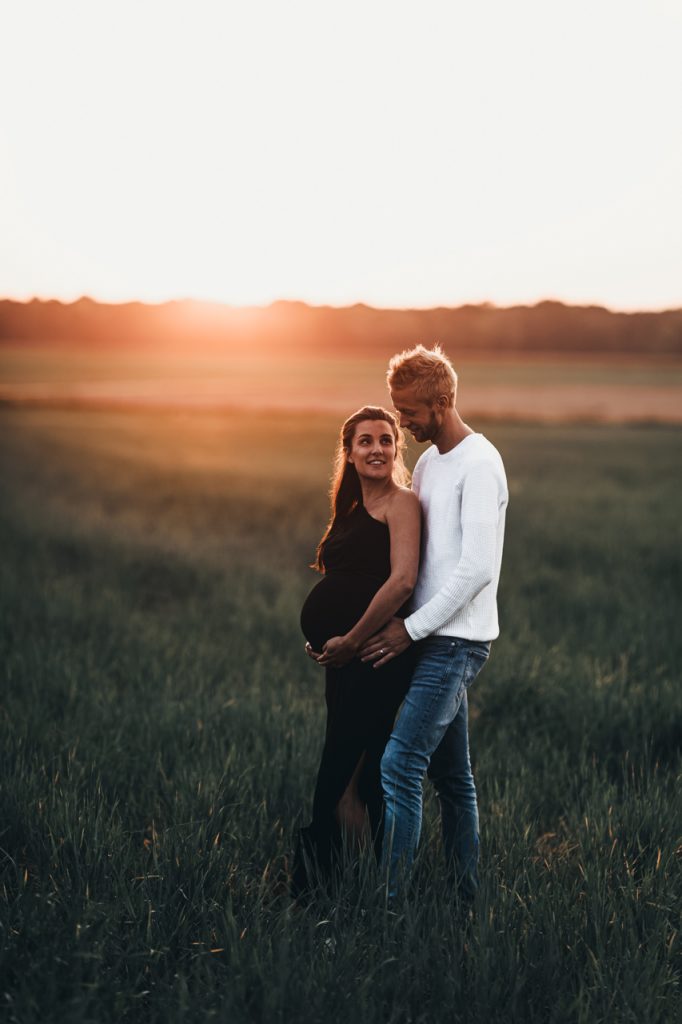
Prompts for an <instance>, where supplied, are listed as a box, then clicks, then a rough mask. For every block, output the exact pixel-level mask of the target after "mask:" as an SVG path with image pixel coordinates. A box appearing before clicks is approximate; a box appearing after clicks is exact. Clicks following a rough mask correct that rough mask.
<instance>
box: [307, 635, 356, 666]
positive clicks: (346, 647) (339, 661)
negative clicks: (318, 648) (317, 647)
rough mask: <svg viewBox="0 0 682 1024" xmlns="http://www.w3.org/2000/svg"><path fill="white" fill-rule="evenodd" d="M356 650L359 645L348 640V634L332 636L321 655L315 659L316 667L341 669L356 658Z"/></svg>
mask: <svg viewBox="0 0 682 1024" xmlns="http://www.w3.org/2000/svg"><path fill="white" fill-rule="evenodd" d="M358 648H359V644H356V643H354V642H353V641H352V640H350V639H349V638H348V634H346V636H333V637H331V638H330V639H329V640H327V642H326V644H325V645H324V647H323V648H322V654H321V656H320V657H319V658H318V659H317V663H318V665H328V666H330V668H343V666H344V665H347V664H348V662H349V661H352V660H353V658H355V657H356V656H357V653H358Z"/></svg>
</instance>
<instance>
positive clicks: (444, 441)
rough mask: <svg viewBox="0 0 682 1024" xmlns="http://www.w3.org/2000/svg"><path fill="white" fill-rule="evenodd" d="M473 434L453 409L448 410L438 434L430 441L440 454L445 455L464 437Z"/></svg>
mask: <svg viewBox="0 0 682 1024" xmlns="http://www.w3.org/2000/svg"><path fill="white" fill-rule="evenodd" d="M473 433H474V431H473V430H472V429H471V427H469V426H467V424H466V423H465V422H464V420H463V419H462V417H461V416H460V415H459V413H458V412H457V410H456V409H454V408H453V409H448V411H447V413H446V415H445V417H444V419H443V422H442V424H441V426H440V429H439V431H438V433H437V434H436V436H435V437H434V438H432V440H433V443H434V444H435V446H436V448H437V449H438V451H439V452H440V454H441V455H445V454H446V452H451V451H452V449H453V448H456V447H457V445H458V444H459V443H460V442H461V441H463V440H464V438H465V437H468V436H469V434H473Z"/></svg>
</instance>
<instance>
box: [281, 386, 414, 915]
mask: <svg viewBox="0 0 682 1024" xmlns="http://www.w3.org/2000/svg"><path fill="white" fill-rule="evenodd" d="M402 446H403V435H402V432H401V430H400V428H399V426H398V424H397V422H396V420H395V419H394V417H393V415H392V414H391V413H390V412H387V411H386V409H382V408H379V407H377V406H365V407H364V408H362V409H359V410H358V412H356V413H354V414H353V415H352V416H351V417H350V418H349V419H347V420H346V422H345V423H344V424H343V427H342V428H341V435H340V438H339V443H338V446H337V451H336V463H335V473H334V477H333V481H332V488H331V506H332V514H331V519H330V522H329V525H328V527H327V530H326V532H325V534H324V536H323V537H322V540H321V541H320V543H319V546H318V549H317V560H316V563H315V568H317V569H318V570H319V571H320V572H321V573H323V574H324V575H323V578H322V580H320V582H319V583H318V584H317V585H316V586H315V587H314V588H313V590H312V591H311V593H310V594H309V595H308V598H307V600H306V602H305V604H304V605H303V609H302V611H301V627H302V629H303V632H304V634H305V636H306V639H307V641H308V642H307V644H306V651H307V652H308V654H309V655H310V656H311V657H312V658H314V659H315V661H317V663H318V664H319V665H322V666H323V667H324V668H325V670H326V686H325V697H326V703H327V727H326V734H325V743H324V749H323V751H322V760H321V762H320V767H319V770H318V775H317V784H316V786H315V795H314V798H313V816H312V821H311V823H310V825H309V826H308V827H307V828H304V829H302V830H301V833H300V837H299V845H298V849H297V852H296V857H295V864H294V872H293V891H294V894H295V895H298V894H299V893H300V892H302V891H303V890H304V889H305V888H306V887H307V886H308V884H309V883H310V879H309V877H308V873H307V865H310V864H312V865H316V867H317V869H318V871H319V872H320V874H321V875H322V876H323V877H326V878H329V876H330V874H331V870H332V866H333V864H334V862H335V859H336V855H338V853H339V851H340V849H341V845H342V837H343V835H344V833H345V834H346V836H347V837H348V838H349V839H351V841H353V842H355V843H361V842H362V839H363V837H364V836H365V835H366V831H367V817H369V826H370V828H371V836H372V840H373V842H374V848H375V852H376V853H377V854H378V853H379V851H380V850H381V816H382V815H381V810H382V796H381V779H380V774H379V767H380V762H381V756H382V754H383V751H384V747H385V746H386V743H387V741H388V738H389V736H390V734H391V729H392V727H393V722H394V719H395V716H396V712H397V710H398V707H399V706H400V703H401V701H402V699H403V697H404V695H405V692H406V691H407V688H408V685H409V682H410V671H411V665H410V657H409V652H406V653H405V654H403V655H401V656H400V657H397V658H394V659H392V660H390V661H388V662H387V663H386V664H385V665H383V666H382V667H381V668H379V669H375V668H374V667H373V665H372V664H371V663H364V662H362V661H360V659H359V657H358V656H357V655H358V651H359V650H360V648H361V647H362V645H363V644H364V643H365V641H366V640H367V639H368V638H369V637H370V636H372V635H373V634H374V633H376V631H377V630H378V629H380V628H381V627H382V626H383V625H384V624H385V623H386V622H387V621H388V620H389V619H390V618H391V617H392V616H393V615H396V614H400V613H401V610H402V606H403V605H404V604H405V602H406V601H407V599H408V597H409V596H410V594H411V593H412V589H413V587H414V584H415V581H416V578H417V569H418V565H419V535H420V525H421V522H420V510H419V501H418V499H417V497H416V495H415V494H413V493H412V491H411V490H409V488H408V487H407V486H406V484H407V482H408V473H407V469H406V468H405V464H404V462H403V457H402Z"/></svg>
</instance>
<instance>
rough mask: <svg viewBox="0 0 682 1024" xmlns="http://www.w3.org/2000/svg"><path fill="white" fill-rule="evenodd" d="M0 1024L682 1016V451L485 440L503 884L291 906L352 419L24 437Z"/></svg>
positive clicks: (4, 783) (422, 867)
mask: <svg viewBox="0 0 682 1024" xmlns="http://www.w3.org/2000/svg"><path fill="white" fill-rule="evenodd" d="M0 419H1V421H2V422H1V424H0V429H1V431H2V434H1V437H2V480H3V490H4V496H3V502H2V512H1V522H0V528H1V537H2V561H1V564H0V583H1V595H2V606H1V608H0V616H1V618H0V631H1V632H0V637H1V642H2V672H3V681H2V705H1V709H0V730H1V743H0V758H1V764H0V797H1V803H0V832H1V835H0V847H2V853H1V855H0V856H1V858H2V860H1V864H0V870H1V888H0V915H1V916H0V923H1V925H2V931H1V932H0V1000H1V1002H0V1015H2V1017H3V1019H5V1020H7V1021H17V1022H21V1024H29V1022H33V1021H36V1022H37V1021H73V1022H86V1021H87V1022H108V1021H150V1022H152V1021H159V1022H160V1021H163V1022H175V1021H205V1020H211V1019H215V1020H224V1021H230V1022H235V1024H238V1022H241V1021H262V1022H275V1021H289V1020H295V1021H300V1022H303V1024H307V1022H317V1021H320V1022H322V1021H329V1022H347V1021H356V1022H363V1024H364V1022H375V1021H376V1022H379V1021H381V1022H386V1024H398V1022H405V1024H407V1022H425V1024H426V1022H432V1021H452V1022H458V1021H462V1022H464V1021H467V1022H468V1021H471V1022H491V1024H492V1022H509V1021H537V1022H559V1021H571V1022H573V1021H576V1022H585V1024H594V1022H599V1021H605V1022H606V1021H609V1022H610V1021H631V1022H633V1024H634V1022H637V1024H647V1022H652V1024H653V1022H663V1021H674V1020H676V1019H678V1018H679V1014H680V1008H681V1003H680V991H679V984H680V966H681V963H680V937H679V928H680V919H679V910H680V899H681V897H682V880H681V872H680V853H681V849H682V847H681V844H682V839H681V838H680V832H681V829H680V822H681V820H682V801H681V798H680V742H681V739H682V726H681V722H682V696H681V694H680V688H679V673H678V669H679V665H680V655H681V654H682V630H680V628H679V622H678V620H679V597H680V552H681V550H682V545H681V543H680V542H681V540H682V537H681V535H680V534H681V530H680V520H681V517H680V512H681V509H680V501H679V496H678V493H677V486H678V484H677V481H678V478H679V468H680V466H679V463H680V448H681V445H680V441H681V440H682V434H680V432H679V431H676V430H672V429H670V430H669V429H665V428H655V429H653V428H652V429H643V428H638V429H635V428H590V427H584V428H551V429H550V428H540V427H537V426H534V427H524V426H518V425H517V426H508V427H505V426H500V425H495V426H490V428H489V429H486V433H487V434H488V436H490V437H491V439H492V440H493V441H494V442H495V443H497V444H498V445H499V447H500V448H501V450H502V452H503V454H504V457H505V461H506V464H507V468H508V472H509V478H510V488H511V494H512V498H511V505H510V510H509V520H508V536H507V545H506V552H505V561H504V567H503V582H502V588H501V594H500V605H501V617H502V626H503V633H502V636H501V638H500V640H499V641H498V642H497V643H496V644H495V645H494V649H493V655H492V657H491V661H490V663H489V665H488V667H487V668H486V670H485V672H484V673H483V675H482V676H481V677H480V679H479V680H478V681H477V683H476V684H475V687H474V688H473V691H472V694H471V698H472V719H473V721H472V744H473V753H474V759H475V770H476V775H477V781H478V785H479V791H480V803H481V817H482V832H483V836H482V839H483V861H482V889H481V892H480V896H479V899H478V901H477V904H476V907H475V915H474V918H473V921H471V920H469V919H468V918H467V917H466V916H465V915H464V914H463V913H461V912H460V909H459V908H458V907H457V906H456V905H455V904H454V902H453V900H452V898H450V897H449V896H448V893H447V890H446V886H445V881H444V877H443V865H442V863H441V859H440V844H439V836H438V816H437V809H436V807H435V804H434V801H433V798H432V795H431V794H430V793H429V794H428V796H427V815H426V823H425V832H424V837H423V842H422V846H421V850H420V855H419V861H418V866H417V871H416V874H415V879H414V887H413V890H412V892H411V894H410V895H409V897H408V898H406V899H405V900H404V902H403V903H402V904H401V905H400V906H399V907H398V908H397V911H396V912H395V913H393V914H389V913H387V911H386V909H385V907H384V904H383V899H382V893H381V886H380V879H378V878H377V876H376V872H375V870H374V868H373V865H372V864H371V863H369V862H368V861H367V860H363V861H362V863H361V864H360V866H359V869H358V871H357V872H352V871H350V872H349V873H348V875H347V877H346V878H345V879H344V882H343V884H342V886H341V889H340V891H339V893H338V894H337V896H336V897H335V898H334V899H326V900H325V899H322V898H320V900H319V902H318V903H317V904H315V905H313V906H312V907H310V908H308V909H305V910H297V909H296V908H294V907H293V906H292V905H291V903H290V901H289V900H288V898H287V896H286V891H285V888H286V878H287V872H288V867H289V863H290V852H291V848H292V841H293V839H292V837H293V834H294V831H295V829H296V828H297V827H298V825H300V824H301V823H302V821H303V820H305V817H306V815H307V813H308V812H309V807H310V797H311V792H312V784H313V779H314V772H315V768H316V762H317V758H318V755H319V750H320V747H321V739H322V728H323V721H324V716H323V708H322V681H321V678H320V676H319V675H318V674H317V672H316V670H315V666H314V665H312V663H310V662H309V661H308V660H307V659H305V657H304V655H303V654H302V641H301V638H300V636H299V633H298V625H297V614H298V608H299V607H300V604H301V602H302V599H303V597H304V595H305V593H306V592H307V589H308V588H309V587H310V586H311V584H312V582H313V575H312V573H310V572H309V571H307V570H306V568H305V566H306V563H307V562H308V561H309V560H310V559H311V557H312V554H313V549H314V545H315V542H316V540H317V538H318V535H319V533H320V530H321V528H322V526H323V523H324V519H325V515H326V508H325V494H324V491H325V484H326V477H327V474H328V469H329V457H330V451H331V447H332V444H333V435H334V430H335V426H336V424H335V423H334V422H333V421H330V420H328V419H325V418H322V417H319V418H315V419H313V418H311V417H296V416H279V417H277V418H275V417H264V416H256V415H246V414H240V415H239V416H237V415H232V416H221V417H218V416H209V415H205V416H204V415H195V416H178V415H175V414H170V413H166V414H159V413H156V414H154V415H151V414H145V413H130V414H117V415H114V414H106V413H103V412H102V413H95V412H89V413H83V412H81V413H78V412H69V411H57V410H52V411H49V410H48V411H45V410H43V411H40V410H34V411H26V410H24V411H16V410H12V409H10V408H8V409H5V410H4V411H3V412H2V415H1V417H0Z"/></svg>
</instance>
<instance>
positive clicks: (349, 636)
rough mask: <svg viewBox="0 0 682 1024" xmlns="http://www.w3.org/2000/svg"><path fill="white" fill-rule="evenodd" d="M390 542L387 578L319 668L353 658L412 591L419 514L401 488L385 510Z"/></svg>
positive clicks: (411, 495) (414, 499)
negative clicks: (358, 618) (389, 562)
mask: <svg viewBox="0 0 682 1024" xmlns="http://www.w3.org/2000/svg"><path fill="white" fill-rule="evenodd" d="M386 525H387V526H388V529H389V533H390V539H391V575H390V576H389V577H388V579H387V580H386V582H385V583H384V584H383V585H382V586H381V587H380V588H379V590H377V592H376V594H375V595H374V597H373V598H372V600H371V601H370V603H369V605H368V607H367V610H366V611H365V613H364V615H363V616H362V618H361V619H360V620H359V621H358V622H356V624H355V625H354V626H353V628H352V629H351V630H349V631H348V633H346V634H345V636H342V637H332V638H331V640H328V641H327V643H326V644H325V646H324V649H323V653H322V657H321V658H319V659H318V663H319V664H321V665H342V664H345V662H347V661H350V659H351V658H353V657H355V655H356V654H357V652H358V650H359V649H360V647H362V645H363V644H364V643H365V641H366V640H368V639H369V637H371V636H373V634H374V633H376V632H377V630H378V629H381V627H382V626H383V625H385V623H386V622H388V620H389V619H390V618H391V617H392V616H393V615H395V613H396V612H397V611H398V609H399V608H400V607H401V605H403V604H404V603H405V601H406V600H407V598H408V597H409V596H410V594H411V593H412V591H413V590H414V585H415V583H416V581H417V572H418V569H419V540H420V533H421V510H420V507H419V499H418V498H417V495H416V494H414V493H413V492H412V491H408V490H407V489H403V488H401V490H400V491H398V492H397V493H396V494H395V496H394V497H393V498H392V499H391V501H390V503H389V505H388V507H387V508H386Z"/></svg>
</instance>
